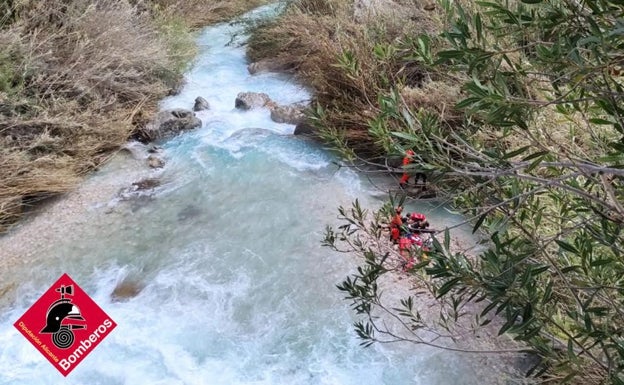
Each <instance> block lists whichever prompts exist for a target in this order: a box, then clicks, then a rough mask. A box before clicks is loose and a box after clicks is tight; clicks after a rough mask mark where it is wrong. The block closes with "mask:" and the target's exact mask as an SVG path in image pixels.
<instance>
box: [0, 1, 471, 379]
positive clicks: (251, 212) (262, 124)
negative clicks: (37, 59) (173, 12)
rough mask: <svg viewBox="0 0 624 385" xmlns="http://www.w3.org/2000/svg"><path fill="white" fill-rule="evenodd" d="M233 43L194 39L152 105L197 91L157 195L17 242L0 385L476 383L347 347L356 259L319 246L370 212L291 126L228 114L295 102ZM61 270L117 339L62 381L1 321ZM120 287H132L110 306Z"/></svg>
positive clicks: (365, 196) (291, 88) (464, 375)
mask: <svg viewBox="0 0 624 385" xmlns="http://www.w3.org/2000/svg"><path fill="white" fill-rule="evenodd" d="M267 12H269V13H270V12H273V10H272V8H271V7H264V8H261V9H259V10H256V11H254V12H253V13H250V14H249V15H248V17H258V16H259V15H261V14H263V13H267ZM242 31H243V25H242V24H240V23H233V24H228V23H226V24H220V25H216V26H213V27H210V28H207V29H205V30H204V31H203V32H202V33H201V34H200V35H199V36H198V39H197V44H198V46H199V48H200V51H201V52H200V56H199V57H198V58H197V60H196V63H195V65H194V66H193V68H192V70H190V71H189V73H188V74H187V84H186V86H185V87H184V88H183V90H182V92H181V93H180V94H179V95H176V96H173V97H170V98H168V99H166V100H163V102H162V108H163V109H164V108H173V107H183V108H190V107H191V106H192V104H193V100H194V99H195V97H196V96H200V95H201V96H203V97H204V98H206V99H207V100H208V101H209V102H210V104H211V109H210V110H208V111H202V112H199V113H198V117H199V118H200V119H202V121H203V126H202V127H201V128H200V129H197V130H195V131H192V132H188V133H184V134H182V135H179V136H177V137H175V138H174V139H171V140H169V141H166V142H164V143H162V146H163V156H164V157H165V158H166V160H167V165H166V167H165V169H164V171H162V173H161V175H159V178H160V180H162V181H163V183H162V185H161V186H159V187H157V188H156V189H155V190H154V192H153V193H152V195H150V196H149V197H144V198H141V199H135V200H130V201H123V200H119V199H117V198H115V197H116V196H104V197H102V198H100V199H99V201H97V202H96V203H92V204H90V205H89V209H88V210H85V212H84V213H79V214H78V215H80V216H81V218H82V219H81V220H80V221H79V222H76V223H78V225H76V224H74V225H67V226H61V225H58V227H56V228H54V231H42V233H41V234H38V233H37V234H31V235H30V236H31V237H32V238H33V239H34V240H37V239H39V238H40V240H39V243H38V244H39V245H40V246H39V247H37V248H35V249H34V251H32V250H31V253H30V254H29V256H28V258H27V259H25V260H24V261H22V262H23V263H16V264H14V265H12V266H8V267H6V268H5V269H4V270H3V272H2V273H1V275H0V276H1V277H2V279H3V280H4V281H3V282H4V283H7V282H11V286H9V287H8V289H7V290H6V291H5V293H4V295H5V298H6V300H5V303H4V304H3V307H2V309H3V311H2V313H1V314H0V346H1V347H0V384H28V385H36V384H52V383H65V384H92V385H95V384H132V385H140V384H149V385H155V384H167V385H175V384H227V385H233V384H345V385H346V384H354V385H365V384H371V385H373V384H375V385H376V384H392V385H400V384H428V385H434V384H480V383H483V382H481V381H480V378H479V376H480V374H479V373H478V372H479V370H478V368H475V367H474V362H469V361H466V360H465V359H464V356H462V355H457V354H451V353H448V352H443V351H438V350H431V349H426V348H423V347H419V346H411V345H408V346H405V345H398V344H397V345H384V346H381V345H373V346H372V347H370V348H366V349H364V348H362V347H360V346H359V344H360V342H361V341H360V340H359V339H357V337H356V336H355V333H354V332H353V331H352V326H351V324H352V322H353V319H352V314H351V312H350V310H349V307H348V303H347V302H345V301H344V300H343V299H342V298H341V297H342V294H341V293H340V292H339V291H338V290H337V289H336V288H335V285H336V284H337V283H339V282H340V281H341V280H342V279H343V278H344V277H345V276H346V275H347V274H348V273H349V272H350V271H352V269H354V265H355V261H354V259H353V258H352V257H349V256H346V255H336V254H333V253H332V252H330V251H329V250H328V249H324V248H322V247H321V246H320V241H321V239H322V233H323V229H324V227H325V224H335V223H336V208H337V206H339V205H349V204H350V202H351V201H353V200H354V199H355V198H358V197H359V198H360V200H361V201H362V202H363V205H365V206H369V207H379V205H380V204H381V203H382V202H381V201H380V200H379V198H376V197H375V194H374V191H373V190H374V189H373V188H372V187H371V186H370V185H369V184H368V183H367V182H366V180H365V179H363V178H362V177H361V176H359V175H358V174H356V173H354V172H353V171H350V170H348V169H347V168H340V169H339V168H337V167H336V166H335V165H334V164H333V163H332V160H333V157H332V155H331V154H329V153H328V152H326V151H325V150H324V149H323V148H322V147H321V146H319V145H318V144H315V143H312V142H309V141H306V140H303V139H300V138H297V137H294V136H292V135H291V134H292V132H293V129H294V127H293V126H292V125H287V124H277V123H274V122H272V121H271V120H270V117H269V113H268V111H267V110H264V109H259V110H251V111H246V112H244V111H238V110H235V109H234V99H235V96H236V94H237V93H238V92H241V91H258V92H266V93H267V94H269V95H270V96H271V97H272V98H273V99H274V100H275V101H276V102H278V103H280V104H288V103H294V102H301V101H305V100H308V99H309V97H310V95H309V93H308V91H307V90H306V89H305V88H304V87H303V86H301V85H299V84H297V83H296V82H295V81H293V80H292V79H291V78H289V77H287V76H284V75H278V74H266V73H265V74H257V75H253V76H252V75H249V74H248V72H247V69H246V64H247V63H246V60H245V52H244V46H243V45H242V42H243V39H244V36H243V35H242ZM233 36H235V38H233ZM127 162H132V160H129V158H128V157H127V156H122V155H120V156H119V157H118V159H116V160H114V161H112V162H111V163H110V164H108V165H107V166H106V167H104V168H103V169H102V170H100V171H99V172H98V173H96V174H95V175H93V176H91V177H90V178H89V179H88V180H87V181H86V182H85V185H88V186H94V185H95V186H98V184H99V185H100V186H102V188H103V189H104V187H105V185H106V184H107V183H108V182H107V181H110V180H111V178H117V179H119V178H124V176H123V172H124V164H125V163H127ZM434 215H436V214H434ZM437 219H438V220H439V219H440V218H437ZM435 220H436V217H435V216H434V217H433V221H435ZM50 232H51V234H50ZM11 236H12V235H11V234H9V235H8V236H7V237H11ZM42 237H45V238H42ZM9 239H10V238H9ZM64 272H67V273H68V274H69V275H70V276H71V277H72V278H73V279H74V280H75V281H77V282H78V284H79V285H81V287H82V288H83V289H84V290H85V291H86V292H87V293H89V294H90V295H91V296H92V297H93V298H94V300H95V301H96V302H97V303H98V304H99V305H100V306H101V307H102V308H103V309H104V310H105V311H106V312H107V313H108V314H109V315H110V316H111V317H112V318H113V319H114V320H115V321H116V322H117V324H118V327H117V329H115V330H114V331H113V332H112V333H111V335H110V336H109V337H108V338H107V339H106V340H104V341H103V342H102V343H101V345H100V346H98V347H97V349H95V350H94V351H93V352H92V353H91V354H90V355H89V356H88V357H87V358H86V359H85V360H84V361H83V362H82V363H81V364H80V365H79V366H78V367H77V368H76V370H75V371H74V372H72V373H71V375H70V376H69V377H67V378H66V379H65V380H62V377H61V375H60V374H59V373H57V372H56V370H55V369H54V368H53V367H52V365H50V364H49V363H48V362H46V360H45V359H44V358H43V357H42V356H41V355H40V354H39V353H38V352H37V351H36V350H35V349H34V348H33V347H32V346H31V345H30V344H29V343H28V342H27V341H26V340H25V339H24V338H23V336H21V335H20V334H18V332H17V331H16V330H15V329H14V327H13V325H12V324H13V322H15V320H16V319H17V318H18V317H19V316H20V315H21V314H22V313H23V312H24V311H25V310H26V309H27V308H28V307H29V306H30V305H31V304H32V303H33V302H34V301H35V300H36V299H37V298H38V297H39V296H40V295H41V294H42V293H43V292H44V291H45V290H46V289H47V288H48V287H49V286H50V285H51V284H52V283H53V282H54V281H55V280H56V279H57V278H58V277H59V276H60V275H61V274H62V273H64ZM123 280H127V281H131V282H136V283H138V285H139V286H141V287H142V290H141V291H140V292H139V293H138V295H136V296H134V297H131V298H128V299H125V300H122V301H115V300H113V299H112V298H111V295H110V294H111V292H112V291H113V289H114V287H115V286H116V285H117V284H118V282H120V281H123Z"/></svg>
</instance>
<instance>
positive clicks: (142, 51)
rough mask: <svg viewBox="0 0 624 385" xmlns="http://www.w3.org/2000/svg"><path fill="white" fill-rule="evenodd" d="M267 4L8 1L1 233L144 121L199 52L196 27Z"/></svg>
mask: <svg viewBox="0 0 624 385" xmlns="http://www.w3.org/2000/svg"><path fill="white" fill-rule="evenodd" d="M260 3H263V1H262V0H238V1H228V0H220V1H198V0H182V1H170V0H149V1H147V0H146V1H140V0H136V1H125V0H122V1H118V0H96V1H87V0H65V1H52V2H48V1H36V0H23V1H13V0H0V15H2V18H0V232H2V231H4V230H6V228H7V227H8V226H9V225H10V224H12V223H14V222H15V221H16V220H17V219H18V218H19V217H20V216H21V215H22V212H23V211H24V209H25V208H26V207H28V206H32V205H33V204H34V203H35V202H37V201H38V200H40V199H42V198H46V197H49V196H52V195H55V194H59V193H63V192H66V191H68V190H70V189H72V188H73V187H74V186H75V185H76V183H77V182H78V181H79V180H80V179H81V178H82V177H83V176H84V175H85V174H86V173H87V172H89V171H90V170H93V169H94V168H96V167H97V166H98V165H100V164H101V163H102V162H103V161H105V160H106V159H107V158H108V157H109V156H110V155H111V153H112V152H114V151H115V150H117V149H118V148H119V147H120V145H121V144H123V143H124V142H125V141H126V140H127V139H128V137H129V136H130V135H131V133H132V132H133V130H135V129H136V128H137V127H139V126H141V125H143V124H145V122H146V121H147V120H149V119H150V116H151V115H152V113H153V112H154V110H155V108H156V103H157V101H158V100H159V99H161V98H162V97H163V96H165V95H167V94H168V93H170V92H172V90H175V89H176V87H178V86H179V83H180V81H181V79H182V77H181V75H182V73H183V71H184V70H185V69H186V68H187V66H188V65H189V63H190V62H191V60H192V59H193V56H194V54H195V46H194V42H193V36H192V28H195V27H199V26H203V25H206V24H209V23H214V22H217V21H222V20H225V19H228V18H230V17H232V16H235V15H236V14H239V13H241V12H242V11H244V10H247V9H250V8H251V7H254V6H257V5H259V4H260Z"/></svg>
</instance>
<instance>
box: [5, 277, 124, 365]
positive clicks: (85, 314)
mask: <svg viewBox="0 0 624 385" xmlns="http://www.w3.org/2000/svg"><path fill="white" fill-rule="evenodd" d="M14 326H15V327H16V328H17V330H19V332H20V333H22V334H23V335H24V337H26V339H27V340H28V341H30V343H31V344H33V346H34V347H35V348H37V350H39V352H41V354H43V356H44V357H45V358H47V359H48V361H50V363H52V365H54V367H56V369H58V371H59V372H61V374H62V375H64V376H67V375H68V374H69V373H70V372H71V371H72V370H74V368H75V367H76V366H77V365H78V364H79V363H80V362H81V361H82V360H83V359H84V358H85V357H86V356H87V355H89V353H91V351H93V349H94V348H95V347H96V346H97V345H98V344H99V343H100V342H102V340H103V339H104V338H105V337H106V336H107V335H108V333H110V332H111V331H112V330H113V329H114V328H115V327H116V326H117V324H116V323H115V322H114V321H113V320H112V319H111V318H110V317H109V316H108V315H106V313H104V311H103V310H102V309H101V308H100V307H99V306H98V305H97V304H96V303H95V302H94V301H93V300H92V299H91V297H89V296H88V295H87V293H85V292H84V291H83V290H82V289H81V288H80V286H78V285H77V284H76V282H74V281H73V280H72V279H71V278H70V277H69V275H67V274H63V275H62V276H61V278H59V280H58V281H56V282H55V283H54V284H53V285H52V286H51V287H50V288H49V289H48V291H46V292H45V293H44V294H43V295H42V296H41V298H39V299H38V300H37V302H35V303H34V304H33V305H32V306H31V307H30V309H28V310H27V311H26V313H24V315H22V316H21V317H20V319H18V320H17V321H16V322H15V324H14Z"/></svg>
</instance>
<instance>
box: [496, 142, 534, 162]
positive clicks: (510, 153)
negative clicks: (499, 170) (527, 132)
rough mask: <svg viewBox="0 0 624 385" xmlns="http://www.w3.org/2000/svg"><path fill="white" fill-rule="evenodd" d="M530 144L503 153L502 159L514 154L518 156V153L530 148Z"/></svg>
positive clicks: (511, 156)
mask: <svg viewBox="0 0 624 385" xmlns="http://www.w3.org/2000/svg"><path fill="white" fill-rule="evenodd" d="M531 147H532V146H530V145H529V146H524V147H520V148H519V149H517V150H514V151H511V152H508V153H506V154H505V155H503V159H510V158H513V157H514V156H518V155H520V154H522V153H523V152H525V151H526V150H528V149H529V148H531Z"/></svg>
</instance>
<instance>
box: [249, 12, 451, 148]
mask: <svg viewBox="0 0 624 385" xmlns="http://www.w3.org/2000/svg"><path fill="white" fill-rule="evenodd" d="M362 3H363V1H355V2H354V1H344V0H300V1H296V2H294V3H293V4H291V6H290V7H289V8H288V9H287V11H286V12H285V13H284V15H283V16H282V17H281V18H280V19H279V20H276V21H273V22H270V23H269V24H267V25H264V26H261V27H260V28H259V29H258V30H256V31H255V33H254V35H253V36H252V38H251V40H250V44H249V49H248V55H249V58H250V59H251V60H252V61H256V60H261V59H270V60H273V61H275V62H277V64H279V66H280V67H282V68H288V69H290V70H291V71H292V72H294V73H295V74H296V75H297V76H298V77H299V78H301V80H302V81H303V82H305V83H306V84H308V85H309V86H310V87H312V88H313V89H314V91H315V103H318V105H320V106H322V107H323V109H324V110H325V111H326V112H327V114H326V115H325V117H326V120H324V121H322V122H321V123H322V124H323V125H326V126H330V127H332V128H334V129H338V130H340V131H341V132H343V133H344V136H345V137H346V139H347V141H348V143H349V145H350V146H351V147H352V148H354V149H355V150H356V152H359V153H363V154H371V155H372V154H375V153H379V152H382V150H383V149H380V148H379V147H376V146H371V144H372V140H371V136H370V135H369V134H368V132H367V130H368V128H367V127H368V123H369V121H370V120H371V119H372V118H374V117H375V116H376V115H377V114H379V113H380V111H381V110H380V108H379V97H380V96H386V95H388V94H389V93H390V92H391V90H392V89H393V88H397V89H402V90H414V89H416V88H419V87H421V86H422V85H423V83H424V82H426V81H428V76H427V74H426V73H424V72H423V71H422V68H420V66H419V65H418V64H417V63H415V62H413V61H410V60H405V58H403V57H402V53H401V52H394V51H389V52H388V53H387V54H383V53H382V54H380V51H379V50H380V49H381V50H383V49H390V50H392V49H393V48H394V47H395V43H397V42H398V41H400V40H401V39H404V38H406V37H411V36H415V35H418V34H419V33H424V32H431V31H433V30H436V29H437V28H439V27H440V26H441V23H440V21H439V20H440V17H439V14H438V13H437V12H435V11H426V10H425V9H424V8H425V5H426V3H427V2H424V1H422V2H421V1H418V0H415V1H414V0H412V1H396V2H392V1H390V0H385V1H378V2H377V3H379V5H378V6H372V7H370V8H367V7H364V6H363V5H362ZM376 51H377V52H376ZM453 92H454V93H455V91H453ZM408 93H409V94H410V100H412V101H413V102H414V103H415V104H417V105H420V104H422V105H423V106H425V107H426V106H428V105H431V104H437V103H436V101H431V100H429V101H424V100H422V101H421V100H417V99H416V100H414V98H411V96H413V95H416V92H413V91H409V92H408ZM427 96H428V95H427ZM442 97H444V98H446V99H450V98H449V97H448V95H442ZM448 103H451V100H449V101H448Z"/></svg>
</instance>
